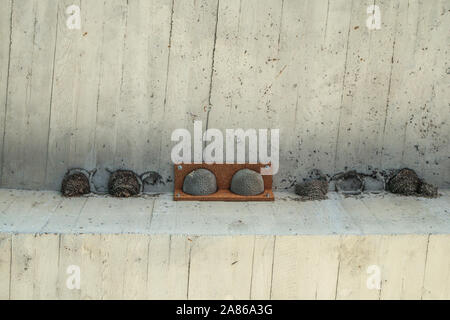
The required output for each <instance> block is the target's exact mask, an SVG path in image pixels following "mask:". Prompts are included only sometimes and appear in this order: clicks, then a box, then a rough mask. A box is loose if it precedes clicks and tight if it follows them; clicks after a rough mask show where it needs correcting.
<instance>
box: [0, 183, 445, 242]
mask: <svg viewBox="0 0 450 320" xmlns="http://www.w3.org/2000/svg"><path fill="white" fill-rule="evenodd" d="M276 199H277V200H276V202H274V203H257V202H244V203H242V202H241V203H230V202H174V201H173V200H172V194H162V195H158V196H142V197H139V198H129V199H117V198H112V197H109V196H88V197H83V198H63V197H61V196H60V194H59V193H58V192H52V191H19V190H5V189H3V190H0V232H3V233H63V234H67V233H74V234H85V233H98V234H111V233H113V234H121V233H126V234H128V233H131V234H171V235H175V234H181V235H183V234H184V235H329V234H341V235H346V234H355V235H365V234H450V191H449V190H444V191H441V197H439V198H437V199H427V198H416V197H403V196H397V195H393V194H388V193H386V194H379V195H370V194H367V195H362V196H356V197H348V198H345V197H343V196H341V195H338V194H336V193H331V194H330V199H329V200H325V201H310V202H300V201H298V197H297V196H296V195H295V194H290V193H276Z"/></svg>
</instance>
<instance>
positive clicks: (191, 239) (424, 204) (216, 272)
mask: <svg viewBox="0 0 450 320" xmlns="http://www.w3.org/2000/svg"><path fill="white" fill-rule="evenodd" d="M276 196H277V199H278V200H277V201H276V202H275V203H205V202H198V203H196V202H173V201H172V200H171V195H170V194H166V195H161V196H158V197H149V196H145V197H142V198H133V199H114V198H110V197H86V198H79V199H64V198H61V197H60V196H59V194H58V193H55V192H31V191H16V190H1V191H0V212H1V213H0V299H450V255H449V254H448V252H450V232H449V230H450V228H449V220H450V219H449V205H450V202H449V192H448V191H445V192H443V196H442V197H440V198H438V199H423V198H422V199H419V198H405V197H398V196H394V195H390V194H386V195H377V196H374V195H370V196H363V197H358V198H343V197H340V196H338V195H336V194H332V195H331V199H330V200H327V201H322V202H299V201H296V197H295V196H294V195H289V194H277V195H276ZM437 233H441V234H437ZM70 266H76V267H78V268H79V271H80V280H81V282H80V288H79V289H69V288H68V287H67V280H68V278H69V277H70V276H71V272H73V271H70V270H71V269H68V268H69V267H70ZM374 272H378V275H376V274H374ZM373 276H375V277H377V276H379V277H378V278H379V280H380V282H379V284H380V286H379V288H376V287H375V288H374V287H371V288H370V287H368V286H367V282H368V280H369V278H370V277H373Z"/></svg>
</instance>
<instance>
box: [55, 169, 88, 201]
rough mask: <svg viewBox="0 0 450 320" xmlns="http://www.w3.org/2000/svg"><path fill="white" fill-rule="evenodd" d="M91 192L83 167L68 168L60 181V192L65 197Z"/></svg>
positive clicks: (86, 173)
mask: <svg viewBox="0 0 450 320" xmlns="http://www.w3.org/2000/svg"><path fill="white" fill-rule="evenodd" d="M90 192H91V188H90V183H89V173H88V172H87V171H85V170H83V169H71V170H69V171H68V172H67V173H66V174H65V176H64V178H63V181H62V184H61V193H62V194H63V196H65V197H79V196H82V195H84V194H88V193H90Z"/></svg>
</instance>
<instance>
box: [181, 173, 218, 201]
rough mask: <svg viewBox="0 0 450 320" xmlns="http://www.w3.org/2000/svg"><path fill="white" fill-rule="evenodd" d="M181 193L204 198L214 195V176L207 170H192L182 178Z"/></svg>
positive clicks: (215, 183)
mask: <svg viewBox="0 0 450 320" xmlns="http://www.w3.org/2000/svg"><path fill="white" fill-rule="evenodd" d="M183 192H184V193H187V194H190V195H192V196H206V195H209V194H213V193H216V192H217V182H216V176H215V175H214V173H212V172H211V171H209V170H207V169H196V170H193V171H191V172H190V173H189V174H188V175H187V176H186V177H185V178H184V182H183Z"/></svg>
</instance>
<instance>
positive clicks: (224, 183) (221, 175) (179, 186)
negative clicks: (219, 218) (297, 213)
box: [173, 163, 275, 201]
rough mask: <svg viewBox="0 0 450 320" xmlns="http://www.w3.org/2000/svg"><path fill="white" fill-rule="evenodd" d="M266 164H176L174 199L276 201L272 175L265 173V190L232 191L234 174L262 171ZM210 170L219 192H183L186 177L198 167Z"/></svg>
mask: <svg viewBox="0 0 450 320" xmlns="http://www.w3.org/2000/svg"><path fill="white" fill-rule="evenodd" d="M265 166H266V165H265V164H261V163H257V164H249V163H243V164H216V163H214V164H207V163H200V164H176V165H174V172H175V191H174V194H173V199H174V200H175V201H274V200H275V197H274V195H273V192H272V176H271V175H263V176H262V177H263V180H264V192H263V193H261V194H259V195H256V196H241V195H238V194H235V193H233V192H231V191H230V185H231V179H232V178H233V176H234V174H235V173H236V172H237V171H239V170H241V169H250V170H254V171H256V172H259V173H260V172H261V168H264V167H265ZM201 168H202V169H207V170H210V171H211V172H212V173H213V174H214V175H215V176H216V181H217V189H218V190H217V192H216V193H213V194H210V195H206V196H193V195H190V194H187V193H184V192H183V182H184V178H185V177H186V176H187V175H188V174H189V173H190V172H192V171H193V170H196V169H201Z"/></svg>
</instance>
